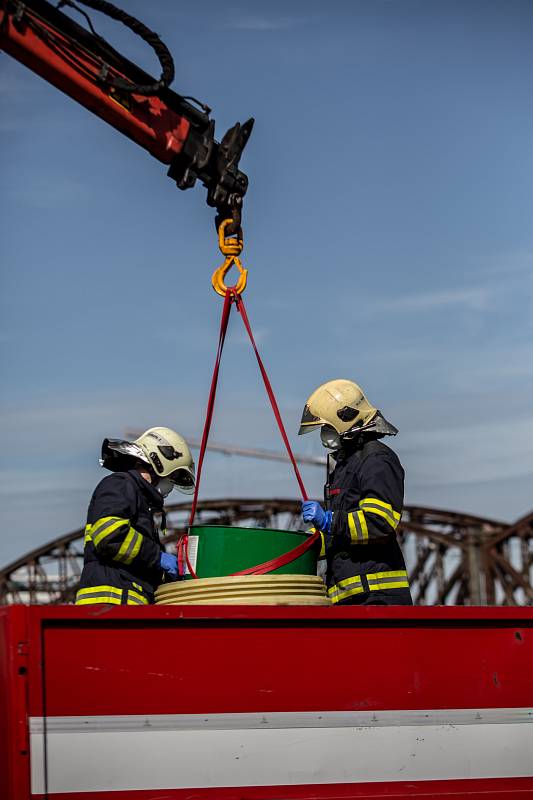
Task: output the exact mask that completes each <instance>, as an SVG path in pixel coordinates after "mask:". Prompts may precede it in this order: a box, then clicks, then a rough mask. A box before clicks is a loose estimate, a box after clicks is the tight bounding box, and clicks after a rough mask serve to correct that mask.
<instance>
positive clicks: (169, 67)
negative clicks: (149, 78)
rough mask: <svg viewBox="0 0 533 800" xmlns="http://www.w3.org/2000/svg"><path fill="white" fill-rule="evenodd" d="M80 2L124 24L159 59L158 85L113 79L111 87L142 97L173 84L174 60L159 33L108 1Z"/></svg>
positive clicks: (68, 3)
mask: <svg viewBox="0 0 533 800" xmlns="http://www.w3.org/2000/svg"><path fill="white" fill-rule="evenodd" d="M78 2H79V3H82V5H84V6H88V7H89V8H93V9H94V10H95V11H101V12H102V14H105V15H106V16H107V17H111V19H114V20H116V21H117V22H122V24H123V25H125V26H126V27H127V28H129V29H130V30H131V31H133V33H136V34H137V36H140V37H141V39H143V40H144V41H145V42H146V44H148V45H150V47H151V48H152V50H154V52H155V54H156V56H157V57H158V59H159V63H160V64H161V69H162V72H161V77H160V78H159V80H158V81H157V82H156V83H153V84H150V85H148V86H143V85H141V84H137V83H132V82H131V81H128V80H124V78H113V79H112V80H110V81H109V85H111V86H113V87H115V88H116V89H120V90H121V91H124V92H133V93H134V94H140V95H152V94H157V93H158V92H160V91H161V90H162V89H166V88H167V87H168V86H169V85H170V84H171V83H172V81H173V80H174V74H175V71H174V59H173V58H172V54H171V52H170V50H169V49H168V47H167V46H166V45H165V44H164V43H163V42H162V41H161V39H160V38H159V36H158V35H157V33H154V32H153V31H151V30H150V28H147V27H146V25H144V23H142V22H140V21H139V20H138V19H135V17H132V16H131V15H130V14H128V13H126V11H123V10H122V9H121V8H117V7H116V6H114V5H113V3H109V2H107V0H78ZM62 5H73V6H74V4H73V3H70V2H68V0H67V2H62V1H61V0H60V3H59V7H61V6H62ZM74 7H75V6H74Z"/></svg>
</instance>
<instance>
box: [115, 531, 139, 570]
mask: <svg viewBox="0 0 533 800" xmlns="http://www.w3.org/2000/svg"><path fill="white" fill-rule="evenodd" d="M142 541H143V537H142V534H141V533H139V532H138V531H136V530H135V528H130V530H129V533H128V535H127V536H126V538H125V539H124V541H123V542H122V544H121V545H120V549H119V551H118V553H117V554H116V556H113V558H114V560H115V561H122V563H123V564H131V562H132V561H133V559H134V558H135V556H136V555H137V554H138V553H139V550H140V549H141V545H142Z"/></svg>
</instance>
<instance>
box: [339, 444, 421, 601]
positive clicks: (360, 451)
mask: <svg viewBox="0 0 533 800" xmlns="http://www.w3.org/2000/svg"><path fill="white" fill-rule="evenodd" d="M334 458H335V467H334V469H333V471H332V472H331V474H330V476H329V481H328V484H327V485H326V490H325V492H326V505H327V507H328V508H329V509H330V510H331V511H332V512H333V518H332V524H331V532H330V534H326V535H325V536H324V544H325V551H326V559H327V575H326V582H327V586H328V596H329V597H330V598H331V600H332V601H333V602H334V603H342V602H350V603H353V602H359V600H360V599H361V600H362V597H361V598H359V596H360V595H361V596H363V595H364V596H365V597H368V596H369V594H370V595H371V597H375V598H376V602H377V597H378V595H377V594H376V595H374V594H373V593H379V594H380V596H382V595H387V596H389V595H390V596H397V597H398V598H399V597H400V596H402V602H406V601H407V602H410V592H409V579H408V576H407V572H406V569H405V562H404V559H403V555H402V552H401V549H400V545H399V544H398V540H397V538H396V529H397V527H398V525H399V523H400V519H401V514H402V508H403V484H404V471H403V467H402V465H401V464H400V461H399V459H398V457H397V455H396V454H395V453H394V451H393V450H391V449H390V447H387V445H385V444H383V442H381V441H380V440H378V439H375V438H374V439H372V438H371V439H368V438H366V439H365V438H363V437H360V439H359V441H358V442H357V443H356V444H355V445H353V446H352V447H351V449H347V450H340V451H337V452H336V453H335V454H334ZM370 602H372V600H370Z"/></svg>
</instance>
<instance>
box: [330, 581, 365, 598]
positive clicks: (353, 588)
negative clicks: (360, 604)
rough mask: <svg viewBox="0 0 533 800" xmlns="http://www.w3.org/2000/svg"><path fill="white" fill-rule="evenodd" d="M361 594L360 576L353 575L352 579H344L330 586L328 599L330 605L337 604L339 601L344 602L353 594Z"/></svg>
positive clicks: (362, 590)
mask: <svg viewBox="0 0 533 800" xmlns="http://www.w3.org/2000/svg"><path fill="white" fill-rule="evenodd" d="M361 592H364V589H363V585H362V583H361V576H360V575H354V576H353V577H352V578H345V579H344V580H343V581H339V582H338V583H336V584H335V585H334V586H330V588H329V589H328V597H329V599H330V600H331V601H332V603H338V602H339V601H340V600H345V599H346V598H347V597H351V596H352V595H354V594H361Z"/></svg>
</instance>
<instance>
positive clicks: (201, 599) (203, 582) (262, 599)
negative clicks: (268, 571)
mask: <svg viewBox="0 0 533 800" xmlns="http://www.w3.org/2000/svg"><path fill="white" fill-rule="evenodd" d="M155 602H156V603H157V604H158V605H211V604H218V605H221V604H226V605H261V606H329V605H330V604H331V601H330V600H329V599H328V597H327V595H326V587H325V585H324V581H323V580H322V578H319V577H317V576H316V575H227V576H225V577H220V578H198V579H197V580H188V581H176V582H175V583H165V584H163V585H162V586H160V587H159V588H158V589H157V590H156V593H155Z"/></svg>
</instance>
